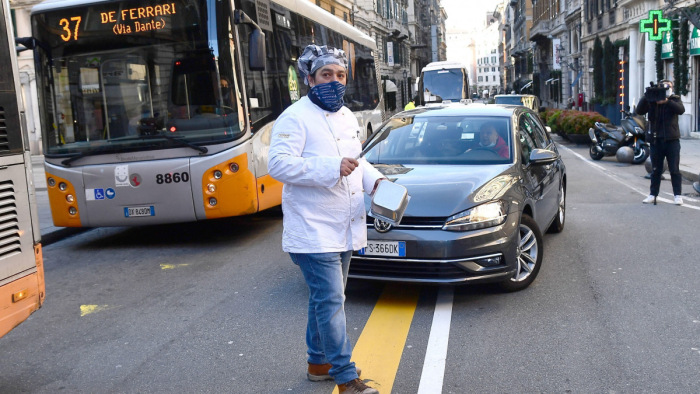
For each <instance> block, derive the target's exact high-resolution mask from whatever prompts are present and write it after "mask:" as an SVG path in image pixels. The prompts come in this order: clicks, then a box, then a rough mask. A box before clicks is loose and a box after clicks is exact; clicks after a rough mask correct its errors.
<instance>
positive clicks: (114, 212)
mask: <svg viewBox="0 0 700 394" xmlns="http://www.w3.org/2000/svg"><path fill="white" fill-rule="evenodd" d="M31 20H32V41H31V44H30V45H31V46H32V47H33V50H34V55H35V64H36V67H37V89H38V92H37V94H38V98H39V107H40V116H41V124H42V141H43V148H44V155H45V170H46V180H47V185H48V194H49V199H50V205H51V212H52V217H53V222H54V225H56V226H62V227H96V226H132V225H148V224H158V223H172V222H188V221H196V220H204V219H214V218H223V217H230V216H238V215H245V214H252V213H255V212H258V211H261V210H264V209H268V208H271V207H275V206H278V205H279V204H280V203H281V189H282V185H281V184H280V183H279V182H277V181H275V180H274V179H272V178H271V177H270V176H269V174H268V172H267V152H268V149H269V143H270V130H271V128H272V124H273V123H274V121H275V119H276V118H277V116H278V115H279V114H280V113H281V112H282V111H283V110H284V109H285V108H287V107H288V106H289V105H291V104H292V103H294V102H295V101H297V100H299V98H300V97H302V96H303V95H305V94H306V93H307V91H308V87H307V86H306V85H305V84H304V83H303V81H302V80H300V78H299V76H298V74H297V69H296V61H297V57H298V56H299V55H300V54H301V52H302V51H303V49H304V48H305V47H306V46H307V45H308V44H312V43H313V44H317V45H330V46H333V47H337V48H341V49H344V50H345V52H346V53H347V54H348V58H349V69H348V84H347V86H348V87H347V91H346V95H345V102H346V105H347V106H348V107H349V108H350V109H351V110H352V111H353V112H354V113H355V114H356V116H357V118H358V120H359V123H360V125H361V126H360V127H361V128H360V130H358V133H359V134H360V135H361V137H362V138H363V139H364V138H366V136H367V135H368V134H367V133H369V132H371V131H372V130H375V129H376V128H377V127H379V125H380V123H381V121H382V117H383V113H382V111H381V109H380V108H381V105H380V99H381V97H380V95H379V89H378V86H379V83H378V82H379V79H378V73H377V71H376V64H377V62H376V55H377V53H376V44H375V42H374V40H373V39H372V38H370V37H369V36H368V35H366V34H364V33H362V32H360V31H359V30H357V29H355V28H354V27H352V26H351V25H349V24H347V23H345V22H343V21H342V20H340V19H339V18H337V17H334V16H332V15H331V14H330V13H328V12H326V11H324V10H323V9H321V8H320V7H317V6H316V5H314V4H313V3H311V2H309V1H301V0H233V1H219V0H118V1H98V0H91V1H76V0H52V1H46V2H43V3H40V4H37V5H36V6H34V7H33V8H32V11H31Z"/></svg>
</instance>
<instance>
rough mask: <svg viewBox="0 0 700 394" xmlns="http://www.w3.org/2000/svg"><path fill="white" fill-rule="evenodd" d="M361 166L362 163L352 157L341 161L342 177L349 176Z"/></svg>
mask: <svg viewBox="0 0 700 394" xmlns="http://www.w3.org/2000/svg"><path fill="white" fill-rule="evenodd" d="M359 165H360V162H358V161H357V160H355V159H353V158H352V157H343V160H341V161H340V176H348V175H350V174H352V172H353V171H354V170H355V168H357V166H359Z"/></svg>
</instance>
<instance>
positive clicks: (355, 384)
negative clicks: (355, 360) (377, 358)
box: [338, 379, 379, 394]
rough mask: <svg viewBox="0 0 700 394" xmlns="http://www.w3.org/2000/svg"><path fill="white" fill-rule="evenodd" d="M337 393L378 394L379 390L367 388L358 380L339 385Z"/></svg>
mask: <svg viewBox="0 0 700 394" xmlns="http://www.w3.org/2000/svg"><path fill="white" fill-rule="evenodd" d="M338 392H340V393H346V394H379V390H377V389H373V388H371V387H369V386H368V385H366V384H365V382H363V381H361V380H360V379H355V380H351V381H349V382H347V383H343V384H339V385H338Z"/></svg>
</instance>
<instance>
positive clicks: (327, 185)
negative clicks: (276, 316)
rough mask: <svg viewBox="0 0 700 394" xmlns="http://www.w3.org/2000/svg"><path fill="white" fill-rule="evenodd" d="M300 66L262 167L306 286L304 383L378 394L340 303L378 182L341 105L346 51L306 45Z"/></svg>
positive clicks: (284, 238)
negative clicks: (301, 92)
mask: <svg viewBox="0 0 700 394" xmlns="http://www.w3.org/2000/svg"><path fill="white" fill-rule="evenodd" d="M298 68H299V72H300V76H302V78H303V81H304V83H305V84H307V85H309V87H310V90H309V93H308V94H307V95H306V96H304V97H302V98H301V99H300V100H299V101H297V102H296V103H294V104H292V105H291V106H290V107H289V108H287V109H286V110H285V111H284V112H283V113H282V115H280V117H279V118H278V119H277V121H276V122H275V125H274V126H273V128H272V137H271V142H270V151H269V161H268V169H269V173H270V175H271V176H272V177H273V178H275V179H277V180H279V181H280V182H282V183H283V184H284V186H283V189H282V210H283V213H284V218H283V225H284V230H283V235H282V249H283V250H284V251H285V252H288V253H289V255H290V257H291V259H292V261H293V262H294V263H295V264H296V265H298V266H299V268H300V269H301V272H302V274H303V276H304V280H305V281H306V284H307V286H308V288H309V307H308V321H307V327H306V346H307V354H308V358H307V362H308V369H307V378H308V379H309V380H311V381H322V380H335V383H336V384H337V385H338V389H339V391H340V392H341V393H363V394H374V393H377V394H378V393H379V391H377V390H375V389H373V388H371V387H369V386H367V385H366V384H365V383H364V382H363V381H362V380H360V379H359V375H360V369H359V368H356V367H355V363H354V362H351V361H350V358H351V353H352V348H351V345H350V342H349V341H348V337H347V330H346V320H345V309H344V303H345V284H346V281H347V276H348V269H349V266H350V256H351V255H352V251H353V250H358V249H360V248H363V247H365V246H366V244H367V225H366V219H365V215H366V212H365V206H364V197H363V192H366V193H368V194H370V195H371V194H372V193H374V190H376V188H377V186H378V185H379V182H380V181H381V180H383V179H384V177H383V175H382V174H381V173H380V172H379V171H378V170H376V169H375V168H374V167H372V165H371V164H369V163H368V162H367V161H366V160H365V159H364V158H359V156H360V152H361V150H362V146H361V143H360V138H361V137H360V134H361V133H360V126H359V125H358V123H357V119H356V118H355V116H354V115H353V113H352V112H351V111H350V110H349V109H348V108H347V107H345V106H344V105H343V104H344V101H343V95H344V93H345V84H346V82H347V58H346V56H345V52H343V51H342V50H339V49H336V48H331V47H327V46H317V45H309V46H307V47H306V48H305V49H304V51H303V53H302V54H301V56H300V57H299V60H298Z"/></svg>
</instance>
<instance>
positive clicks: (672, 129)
mask: <svg viewBox="0 0 700 394" xmlns="http://www.w3.org/2000/svg"><path fill="white" fill-rule="evenodd" d="M659 88H660V89H659ZM660 92H665V97H663V96H662V97H658V96H659V93H660ZM636 112H637V114H638V115H644V114H646V113H649V128H650V130H651V138H649V140H648V141H647V142H649V144H651V165H652V168H653V170H652V173H651V186H650V188H649V196H648V197H647V198H645V199H644V200H643V201H642V202H643V203H644V204H649V203H654V204H656V196H658V195H659V187H660V185H661V173H662V172H663V171H664V158H666V161H667V162H668V170H669V172H670V173H671V185H672V186H673V202H674V204H676V205H681V204H683V198H682V197H681V180H682V178H681V172H680V169H679V168H678V167H679V164H680V155H681V142H680V138H681V133H680V130H679V129H678V115H681V114H683V112H685V107H684V106H683V103H682V102H681V98H680V96H678V95H675V94H673V82H671V81H669V80H662V81H659V85H657V87H651V88H647V90H646V93H645V94H644V97H642V98H641V100H639V104H638V105H637V110H636ZM647 135H648V134H647Z"/></svg>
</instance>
